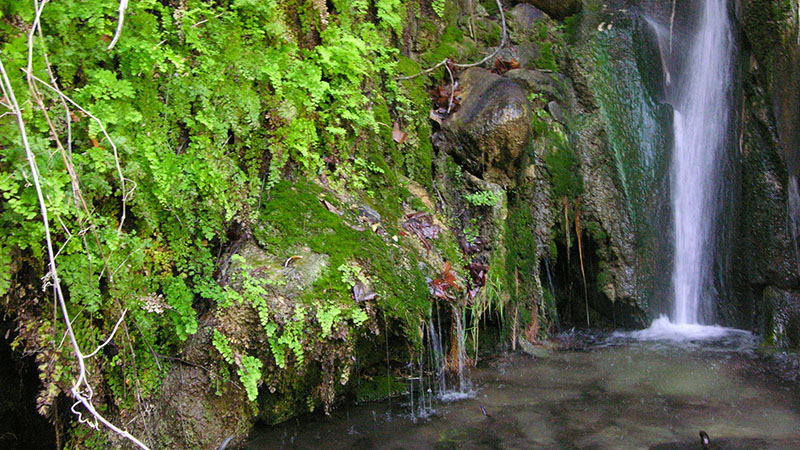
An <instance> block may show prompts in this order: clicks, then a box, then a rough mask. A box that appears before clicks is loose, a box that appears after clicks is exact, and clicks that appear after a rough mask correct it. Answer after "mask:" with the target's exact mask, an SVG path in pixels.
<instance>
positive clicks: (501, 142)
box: [442, 67, 533, 186]
mask: <svg viewBox="0 0 800 450" xmlns="http://www.w3.org/2000/svg"><path fill="white" fill-rule="evenodd" d="M459 82H460V84H461V87H462V92H461V107H460V109H459V110H458V111H456V112H455V113H454V114H453V115H452V116H450V118H448V119H447V120H446V121H445V122H444V123H443V125H442V130H443V132H444V137H445V139H446V141H447V143H448V144H449V145H450V149H451V151H452V154H453V157H454V158H455V159H456V161H458V163H459V164H461V166H462V167H464V168H465V169H466V170H467V171H469V172H470V173H472V174H473V175H475V176H477V177H480V178H483V179H485V180H487V181H492V182H495V183H498V184H501V185H505V186H509V185H515V182H516V181H515V180H516V178H517V169H518V166H519V163H520V161H521V157H522V155H523V154H524V153H525V148H526V146H527V145H528V142H529V139H530V136H531V122H532V117H533V116H532V113H531V106H530V103H529V102H528V99H527V98H526V94H525V91H524V90H523V89H522V88H520V87H519V86H518V85H517V84H516V83H515V82H513V81H512V80H509V79H507V78H503V77H501V76H499V75H496V74H494V73H492V72H489V71H488V70H485V69H481V68H477V67H473V68H470V69H468V70H467V71H465V72H464V73H463V74H462V75H461V78H460V79H459Z"/></svg>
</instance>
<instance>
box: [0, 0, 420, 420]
mask: <svg viewBox="0 0 800 450" xmlns="http://www.w3.org/2000/svg"><path fill="white" fill-rule="evenodd" d="M332 4H333V8H332V9H331V15H330V16H329V17H328V19H327V20H328V23H327V26H325V27H322V26H320V22H318V21H316V19H315V18H314V17H317V16H314V15H313V14H312V13H311V12H309V11H312V12H313V11H314V9H313V5H312V2H310V1H304V0H301V1H299V2H297V4H296V8H295V7H294V6H289V5H286V4H282V3H281V2H275V1H272V0H268V1H254V0H234V1H232V2H227V3H226V2H222V3H220V2H204V1H200V0H187V1H184V2H178V3H168V2H158V1H155V0H143V1H139V2H131V3H129V5H128V10H127V13H126V16H125V19H126V20H125V27H124V29H123V34H122V38H121V39H120V40H119V42H118V43H117V45H116V47H115V48H114V49H113V50H111V51H108V50H107V49H106V47H107V45H108V41H109V39H110V37H111V36H112V35H113V33H114V30H115V27H116V21H117V7H118V5H116V4H113V3H109V2H105V1H100V0H64V1H60V2H50V3H47V4H46V5H45V7H44V9H43V13H42V16H41V24H42V35H43V38H42V39H41V40H37V41H36V43H35V45H34V54H33V59H32V67H33V74H34V75H35V76H37V77H39V78H41V79H44V80H48V79H49V76H48V72H47V70H46V69H47V68H46V65H45V58H44V54H43V51H46V52H47V58H48V61H49V63H50V65H51V67H52V69H53V73H54V75H55V77H56V78H57V80H58V83H59V88H60V89H61V90H63V91H64V92H65V93H66V94H67V95H69V96H70V97H71V98H72V99H74V100H75V101H76V102H77V103H78V104H80V105H81V107H83V108H85V109H86V110H87V111H89V112H91V113H92V114H93V115H95V116H97V118H99V119H100V120H101V121H102V124H103V125H104V127H105V130H106V131H107V132H108V135H109V136H110V137H111V138H112V139H113V141H114V144H115V145H116V152H115V149H114V147H113V146H112V144H111V142H109V140H108V138H107V137H106V135H105V134H104V133H103V132H102V129H101V127H100V125H99V124H98V123H97V122H96V121H94V120H91V118H90V117H88V116H87V115H85V114H83V113H82V112H80V111H79V110H78V109H77V108H74V107H70V113H69V114H65V113H64V109H63V106H62V104H61V101H60V99H59V98H58V97H57V96H56V95H55V94H53V92H52V91H51V90H49V89H48V88H47V87H45V86H43V85H39V86H38V90H39V91H40V92H41V93H42V96H43V104H44V108H38V107H36V102H35V100H34V99H33V98H32V96H31V94H30V92H29V91H28V87H27V82H26V80H25V77H24V74H23V72H22V71H21V69H23V68H24V66H25V65H26V64H27V51H28V46H27V32H28V30H29V29H30V25H31V22H32V21H33V19H34V13H33V5H32V4H27V3H24V2H16V1H14V2H6V3H4V4H3V5H2V6H0V13H1V15H2V18H3V20H2V21H0V53H1V54H2V55H3V63H4V64H5V68H6V70H7V72H8V73H9V74H10V76H11V77H12V80H11V82H12V86H13V88H14V90H15V93H16V95H17V97H18V99H19V103H20V104H21V105H22V108H23V111H22V116H23V119H24V120H25V123H26V127H27V131H28V133H29V138H30V144H31V150H32V151H33V153H34V155H35V158H36V162H37V164H38V166H39V169H40V172H41V182H42V186H43V189H44V191H45V194H46V198H47V202H48V205H47V207H48V213H49V216H50V227H51V231H52V233H53V238H54V240H55V242H56V248H57V250H58V251H59V256H58V263H59V275H60V278H61V281H62V282H63V284H64V287H65V288H66V290H67V293H68V294H67V301H68V309H69V312H70V314H71V315H72V317H73V318H74V319H75V321H74V327H75V330H76V333H77V335H78V340H79V342H80V343H81V345H82V347H83V348H84V349H93V348H94V347H95V346H96V345H98V344H99V343H100V342H102V341H103V340H104V339H105V338H106V337H107V336H109V334H110V332H111V329H112V328H113V326H114V324H115V322H116V319H117V318H118V317H119V314H120V313H121V311H123V310H127V311H128V313H127V314H128V315H127V319H126V324H128V325H131V326H129V331H130V334H129V335H130V338H128V337H126V336H128V334H122V333H120V334H119V335H118V336H117V337H116V339H117V341H118V344H119V347H120V349H121V351H122V352H123V353H124V354H126V355H127V354H130V352H131V351H132V352H133V353H135V355H136V367H133V365H132V364H131V362H130V359H129V358H122V357H120V358H118V359H115V360H114V361H113V362H112V361H104V360H103V359H101V358H96V359H93V360H92V361H91V362H90V364H91V365H92V367H90V369H91V371H92V372H93V373H98V374H104V375H105V376H106V377H107V380H108V385H109V386H110V388H111V390H112V394H113V395H114V399H115V401H117V402H118V404H117V405H116V406H117V407H119V408H120V409H123V408H126V407H129V406H131V405H132V404H133V402H134V401H135V400H136V396H135V395H133V393H132V392H131V390H132V389H133V388H132V386H134V385H136V386H137V387H136V389H138V390H139V392H138V393H139V394H144V395H147V394H149V393H152V392H155V391H156V389H157V388H158V384H159V383H160V380H161V378H162V377H163V375H164V374H165V373H166V371H165V370H159V369H158V366H159V364H158V363H157V361H156V360H155V357H154V354H163V355H169V354H173V353H174V352H175V351H176V350H177V349H178V348H179V347H180V346H181V345H182V343H183V341H185V340H186V339H187V338H188V337H189V336H190V335H192V334H193V333H195V332H197V330H198V326H199V323H198V320H197V311H196V310H195V308H196V307H198V305H201V306H203V307H207V306H208V305H217V306H219V307H225V306H231V305H234V304H236V303H237V302H239V303H241V302H250V303H251V304H252V305H253V307H254V308H256V310H257V311H258V315H259V320H260V321H261V323H262V325H263V326H264V330H265V334H267V335H268V340H269V346H270V348H271V349H272V353H273V356H274V357H275V360H276V362H277V363H278V365H279V366H280V367H285V365H286V355H287V354H290V355H293V356H294V359H295V360H296V361H297V362H298V363H299V364H302V363H303V360H304V357H305V354H304V351H303V346H302V342H303V339H305V336H306V333H305V332H304V330H305V327H306V326H307V325H308V323H309V322H310V318H311V317H312V316H314V315H312V314H309V310H308V307H307V306H300V307H297V308H296V309H295V310H294V311H293V312H292V315H290V317H289V318H288V319H287V320H286V322H285V323H278V321H277V320H276V318H275V315H274V311H271V310H270V307H269V305H267V304H266V302H265V301H264V297H265V296H264V292H265V290H266V289H268V288H269V287H270V286H269V282H268V280H265V279H262V278H260V277H255V276H249V275H243V277H242V279H241V280H240V282H241V284H242V287H243V288H242V290H241V291H234V290H233V289H231V288H227V289H226V288H223V287H220V286H219V285H218V284H217V282H216V280H215V278H214V273H215V271H217V270H218V269H219V267H218V264H219V262H220V261H218V255H219V253H220V249H222V248H224V247H226V246H227V245H228V244H229V242H227V241H228V238H227V236H228V234H227V232H228V230H229V229H231V227H232V225H233V224H234V223H237V224H240V225H242V226H243V227H244V228H248V227H250V226H251V225H252V224H253V223H254V221H255V220H256V219H257V218H258V216H259V214H260V212H258V208H257V206H258V205H262V206H264V205H267V204H269V203H270V202H271V201H272V200H271V198H272V199H274V198H276V196H273V195H272V193H270V192H269V190H270V189H275V188H276V187H277V186H279V185H280V183H281V180H282V179H283V177H284V176H285V175H286V174H287V173H289V172H291V171H293V172H294V174H293V175H294V176H296V177H301V178H302V177H303V176H308V175H317V174H318V173H320V172H321V171H326V172H327V173H326V175H327V177H328V179H330V180H331V182H332V183H333V184H334V185H336V183H340V184H339V185H340V186H345V187H347V188H349V189H353V190H362V189H363V190H367V191H371V192H372V193H373V194H374V195H381V193H383V192H385V191H386V192H389V193H388V194H385V195H388V196H392V195H393V192H394V191H392V190H389V189H379V188H382V186H381V185H380V183H381V180H383V179H386V178H389V177H394V176H395V174H394V172H395V168H397V169H399V170H400V171H405V173H406V174H407V175H410V176H413V177H416V178H417V179H425V177H427V179H428V180H429V178H430V164H429V161H430V153H432V150H430V148H429V147H430V143H429V141H428V139H427V136H424V137H423V138H420V139H419V140H420V143H421V146H422V147H424V146H425V145H427V146H428V147H425V148H428V151H427V153H425V152H421V153H419V154H414V156H413V158H412V157H411V156H409V157H408V159H407V160H406V161H402V160H401V161H398V162H397V166H396V167H394V166H393V167H389V166H388V165H386V163H385V162H383V161H384V160H385V155H384V153H385V152H389V151H391V150H396V146H395V145H394V143H393V142H392V141H391V139H389V140H388V141H387V140H383V141H381V142H380V143H379V144H378V145H372V143H374V141H372V140H370V139H365V136H373V135H377V134H378V130H379V125H378V120H377V119H376V117H377V116H378V114H381V121H382V122H383V123H389V124H390V123H391V121H392V119H391V117H390V116H389V111H393V112H395V109H394V106H395V105H398V106H399V110H402V108H403V107H404V106H405V108H406V110H405V112H402V111H401V113H402V114H405V115H407V116H409V117H411V116H413V115H416V114H417V110H418V109H419V105H413V106H412V104H411V102H410V101H409V99H408V98H407V96H406V94H405V93H404V90H403V89H402V88H401V87H400V86H398V84H397V83H396V82H395V81H394V77H395V75H396V72H397V70H396V65H397V63H396V59H397V55H398V50H397V49H396V48H395V47H394V45H393V43H394V42H395V41H396V40H397V38H398V37H399V36H401V35H402V31H403V20H404V18H405V16H406V12H405V5H404V3H403V2H401V1H400V0H378V1H377V2H375V4H374V7H373V5H372V4H370V3H369V2H366V1H359V2H347V1H344V0H338V1H337V0H335V1H333V2H332ZM290 10H292V11H290ZM298 11H299V12H302V14H300V15H301V16H302V17H301V18H300V19H299V20H297V17H296V16H294V14H297V13H298ZM308 36H314V39H310V38H308ZM317 37H318V39H317ZM312 41H313V42H312ZM376 92H380V93H381V95H380V98H374V97H376V94H375V93H376ZM384 97H385V98H384ZM387 103H388V104H387ZM378 111H379V112H378ZM425 111H427V109H426V110H425ZM44 113H47V114H48V115H49V119H50V122H51V123H52V124H53V129H52V130H50V127H49V126H48V121H47V120H46V117H45V116H44ZM384 115H385V117H384ZM420 117H421V116H420ZM10 118H11V116H10V115H9V116H6V117H5V118H4V120H2V121H0V148H3V152H0V196H2V201H0V203H2V206H0V233H2V235H3V242H2V243H0V294H3V293H5V292H6V291H7V290H8V289H9V288H10V287H11V283H12V282H13V279H14V273H12V269H13V270H19V267H21V265H16V264H15V265H13V266H12V265H11V255H14V257H15V258H16V257H17V255H18V254H20V255H22V257H23V258H24V261H25V263H27V264H29V266H30V267H32V268H33V270H34V271H38V272H39V273H37V274H35V275H36V276H41V275H43V274H44V272H46V269H45V261H44V255H43V251H42V249H43V248H44V246H43V242H44V227H43V225H42V223H41V221H40V210H39V205H38V199H37V196H36V193H35V191H34V189H33V187H32V186H31V174H30V170H29V168H28V166H27V162H26V160H25V155H24V150H23V148H22V146H21V145H20V135H19V130H18V129H17V127H16V123H15V121H13V120H10ZM413 120H417V119H416V118H413ZM421 123H422V122H421V119H420V121H418V122H417V125H416V127H417V128H418V129H421V130H423V132H424V131H425V128H424V126H423V125H421ZM427 126H428V127H429V125H427ZM384 131H385V130H384ZM68 136H69V138H70V140H69V142H68V140H67V137H68ZM56 139H58V140H59V142H60V143H61V144H62V145H63V146H64V148H65V151H64V152H63V153H61V152H60V151H59V147H58V145H57V143H56ZM415 139H416V137H415ZM364 142H370V145H364ZM409 153H411V152H409ZM326 156H334V157H336V159H337V160H338V161H340V163H339V164H337V167H336V169H334V170H329V169H328V168H326V167H325V165H324V164H323V157H326ZM426 158H427V159H426ZM401 159H402V158H401ZM68 168H69V169H73V168H74V173H75V175H76V177H77V180H78V184H76V185H74V186H73V184H72V180H71V179H70V174H69V171H68V170H67V169H68ZM426 171H427V174H426V173H425V172H426ZM119 172H121V173H122V176H123V177H124V179H120V175H119ZM76 189H80V195H78V194H77V190H76ZM84 202H85V206H86V207H85V208H83V207H82V205H83V204H84ZM314 202H316V203H317V206H319V204H318V201H317V200H316V199H314ZM398 209H399V206H398ZM297 211H298V210H290V211H287V214H291V215H295V214H297ZM325 214H330V213H327V212H326V213H325ZM123 216H124V217H125V220H124V223H123V222H122V218H123ZM295 219H296V218H295V217H293V218H292V221H294V220H295ZM341 228H342V226H341V224H339V225H338V226H337V231H341ZM118 229H119V231H117V230H118ZM351 233H352V234H355V232H353V231H352V230H351ZM288 237H290V238H291V237H293V235H291V234H290V235H288ZM350 238H352V236H351V235H347V236H346V237H344V235H343V236H340V237H339V239H345V240H346V239H350ZM359 239H362V240H363V238H359ZM359 239H356V240H354V241H353V242H354V244H352V245H351V247H352V248H350V247H348V248H349V250H348V254H347V255H346V257H343V256H344V255H340V256H342V257H336V263H337V264H344V263H346V262H347V261H348V258H350V259H351V258H352V256H353V255H354V254H355V253H356V251H355V247H356V246H357V245H360V243H359ZM375 239H377V238H374V237H373V239H371V240H370V244H369V245H371V246H373V247H375V246H378V245H379V244H378V242H377V241H376V240H375ZM392 269H393V267H392V264H391V263H389V262H388V261H381V262H380V263H378V264H375V265H374V266H372V267H371V268H370V271H375V272H379V271H380V272H389V271H390V270H392ZM333 278H334V277H333V276H332V275H331V274H327V276H326V277H325V281H324V282H326V283H330V284H331V285H333V286H334V287H333V292H334V293H335V294H334V295H333V302H334V303H331V304H330V305H326V307H325V308H323V314H322V316H321V317H322V319H320V317H317V320H320V322H321V323H324V328H325V330H327V333H323V334H325V335H327V334H328V333H329V332H330V330H331V329H332V328H333V327H335V326H336V324H337V323H342V321H347V322H348V323H349V324H354V325H355V326H360V325H361V324H363V322H364V321H366V320H367V317H366V314H365V313H364V311H362V310H361V309H360V308H359V307H357V306H356V305H354V304H353V301H352V299H351V298H350V297H349V292H348V289H347V287H346V285H345V284H342V283H336V282H335V280H334V279H333ZM416 281H419V280H414V282H416ZM321 284H322V283H321ZM410 285H411V286H414V283H410ZM420 285H421V289H420V291H421V292H424V291H425V285H424V280H421V281H420V283H418V285H416V288H418V289H419V288H420ZM316 289H318V290H317V294H319V293H320V292H322V291H321V290H322V289H325V287H322V286H321V285H320V286H319V287H317V288H316ZM411 289H412V288H411V287H408V288H407V290H409V291H410V290H411ZM162 297H163V302H162V300H161V299H162ZM408 298H410V299H412V303H413V301H415V300H417V299H416V297H415V296H414V295H413V294H411V293H409V295H408ZM405 301H406V299H402V300H401V299H391V300H389V299H387V300H386V302H387V303H391V302H394V303H393V304H394V305H395V306H397V305H400V304H402V303H404V302H405ZM41 303H42V304H45V305H46V304H49V303H50V302H47V301H45V302H41ZM162 303H163V304H162ZM334 305H336V307H335V308H334ZM336 308H338V312H336V311H337V310H336ZM398 309H400V308H398ZM411 309H412V310H414V311H416V309H417V306H414V307H413V308H411ZM43 314H44V316H45V317H48V316H49V314H50V313H49V312H47V313H43ZM326 314H327V316H326ZM393 314H397V315H399V314H402V313H400V312H394V313H393ZM412 314H413V313H412ZM134 323H135V324H136V326H135V327H134V326H132V324H134ZM61 327H62V325H53V326H51V327H49V328H48V329H47V330H48V331H47V333H52V334H53V336H61V335H62V334H63V331H64V330H63V328H61ZM214 345H215V347H216V348H217V350H219V351H220V353H221V354H222V355H223V358H224V359H225V360H226V361H228V362H229V363H230V362H231V361H232V360H233V361H235V358H234V357H235V355H237V351H239V349H237V348H235V346H232V345H230V343H229V342H228V341H227V340H226V339H225V336H224V335H222V334H220V333H219V331H216V332H215V334H214ZM60 351H62V352H63V353H64V356H65V357H66V356H67V352H68V346H64V347H62V350H60ZM238 354H239V355H240V356H242V355H244V356H242V358H241V361H242V363H241V366H240V367H239V370H238V373H239V376H240V378H241V379H242V382H243V383H244V384H245V386H246V388H247V391H248V396H250V397H251V398H252V394H253V393H254V392H256V391H255V386H256V381H257V380H258V379H259V377H260V369H261V365H260V364H261V363H262V361H260V360H256V359H251V358H255V357H254V356H253V357H250V356H248V355H245V354H244V353H241V352H240V353H238ZM161 364H163V361H162V362H161ZM51 375H52V374H51ZM59 377H61V375H59ZM134 378H135V380H136V381H137V382H138V383H133V382H132V380H134ZM50 381H52V380H49V381H47V382H50Z"/></svg>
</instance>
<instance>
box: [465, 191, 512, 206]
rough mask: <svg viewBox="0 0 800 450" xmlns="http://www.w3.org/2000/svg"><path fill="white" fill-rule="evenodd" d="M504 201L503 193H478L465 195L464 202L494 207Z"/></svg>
mask: <svg viewBox="0 0 800 450" xmlns="http://www.w3.org/2000/svg"><path fill="white" fill-rule="evenodd" d="M502 199H503V192H502V191H478V192H473V193H471V194H464V200H466V201H467V202H468V203H470V204H472V205H474V206H494V205H496V204H497V203H498V202H499V201H500V200H502Z"/></svg>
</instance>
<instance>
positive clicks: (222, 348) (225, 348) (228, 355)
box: [211, 330, 233, 364]
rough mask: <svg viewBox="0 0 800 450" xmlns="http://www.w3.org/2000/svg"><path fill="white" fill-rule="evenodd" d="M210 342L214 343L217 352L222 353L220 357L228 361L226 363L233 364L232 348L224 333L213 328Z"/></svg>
mask: <svg viewBox="0 0 800 450" xmlns="http://www.w3.org/2000/svg"><path fill="white" fill-rule="evenodd" d="M211 343H212V344H213V345H214V348H216V349H217V351H219V354H220V355H222V358H223V359H224V360H225V361H227V362H228V364H233V349H232V348H231V343H230V342H229V341H228V338H227V337H225V335H224V334H222V333H220V332H219V330H214V335H213V336H212V338H211Z"/></svg>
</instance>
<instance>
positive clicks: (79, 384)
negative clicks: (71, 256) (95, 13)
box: [0, 3, 149, 450]
mask: <svg viewBox="0 0 800 450" xmlns="http://www.w3.org/2000/svg"><path fill="white" fill-rule="evenodd" d="M42 4H44V3H42ZM40 14H41V7H38V6H37V20H38V17H39V16H40ZM29 69H30V68H29ZM0 76H1V77H2V80H0V81H2V83H1V84H2V90H3V93H4V95H5V96H6V97H7V98H8V100H9V104H10V105H11V107H12V112H13V113H14V115H15V116H16V118H17V125H18V127H19V132H20V137H21V139H22V145H23V147H24V148H25V155H26V158H27V160H28V165H29V167H30V170H31V178H32V179H33V185H34V187H35V188H36V196H37V198H38V200H39V208H40V210H41V214H42V223H43V225H44V232H45V241H46V244H47V255H48V266H49V269H50V270H49V271H48V274H49V275H50V277H51V278H52V283H53V289H54V291H55V296H56V298H57V300H58V305H59V307H60V309H61V313H62V315H63V316H64V323H65V324H66V328H67V335H68V336H69V339H70V343H71V344H72V349H73V352H74V353H75V356H76V359H77V362H78V377H77V379H76V380H75V381H74V382H73V385H72V389H71V392H72V395H73V397H74V398H75V399H76V400H77V401H76V403H75V405H73V407H72V411H73V412H75V413H76V414H78V417H79V420H81V421H83V422H86V423H87V424H89V425H90V426H94V427H95V428H97V427H98V421H99V422H101V423H103V424H104V425H105V426H106V427H108V428H109V429H110V430H112V431H113V432H114V433H116V434H118V435H120V436H122V437H123V438H125V439H128V440H129V441H131V442H132V443H133V444H135V445H137V446H138V447H140V448H142V449H145V450H149V449H148V447H147V446H146V445H145V444H144V443H142V442H141V441H139V440H138V439H136V438H135V437H134V436H133V435H131V434H130V433H128V432H127V431H125V430H122V429H120V428H119V427H117V426H116V425H114V424H113V423H111V422H109V421H108V420H107V419H106V418H105V417H103V416H102V415H101V414H100V413H99V412H98V411H97V410H96V409H95V407H94V405H93V404H92V395H93V394H92V388H91V386H90V385H89V383H88V380H87V379H86V363H85V359H86V358H87V357H86V356H85V355H84V354H83V353H82V352H81V349H80V345H79V344H78V341H77V338H76V337H75V332H74V330H73V329H72V323H71V321H70V319H69V311H68V310H67V304H66V300H65V299H64V294H63V291H62V289H61V283H60V281H59V279H58V270H57V267H56V260H55V252H54V251H53V240H52V237H51V235H50V226H49V219H48V214H47V204H46V202H45V200H44V195H43V193H42V187H41V184H40V182H39V168H38V166H37V164H36V157H35V156H34V154H33V151H32V150H31V147H30V144H29V142H28V134H27V132H26V129H25V122H24V121H23V119H22V111H21V110H20V108H19V103H18V102H17V99H16V96H15V95H14V89H13V86H12V85H11V80H10V79H9V77H8V74H7V73H6V69H5V65H4V64H3V61H2V59H0ZM28 76H29V77H33V74H32V73H31V71H30V70H28ZM62 95H63V94H62ZM73 104H74V103H73ZM115 151H116V150H115ZM84 392H87V394H84ZM78 403H80V404H81V405H83V407H84V408H86V410H87V411H89V413H90V414H91V415H92V417H93V419H92V420H93V421H92V422H89V421H87V420H86V419H84V418H83V416H82V414H81V413H80V412H79V411H77V410H76V409H75V406H77V405H78Z"/></svg>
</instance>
